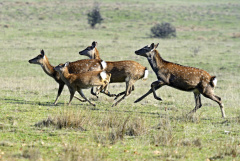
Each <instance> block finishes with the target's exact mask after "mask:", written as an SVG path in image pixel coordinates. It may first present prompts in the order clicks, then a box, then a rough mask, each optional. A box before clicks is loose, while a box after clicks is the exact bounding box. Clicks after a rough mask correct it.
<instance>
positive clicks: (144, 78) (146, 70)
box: [143, 67, 148, 80]
mask: <svg viewBox="0 0 240 161" xmlns="http://www.w3.org/2000/svg"><path fill="white" fill-rule="evenodd" d="M147 78H148V69H147V67H145V71H144V77H143V80H146V79H147Z"/></svg>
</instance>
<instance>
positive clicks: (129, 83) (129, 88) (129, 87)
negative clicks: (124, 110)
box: [112, 80, 135, 107]
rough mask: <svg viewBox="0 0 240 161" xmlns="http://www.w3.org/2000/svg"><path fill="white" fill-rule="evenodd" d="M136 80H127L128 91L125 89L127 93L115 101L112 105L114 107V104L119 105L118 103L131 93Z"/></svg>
mask: <svg viewBox="0 0 240 161" xmlns="http://www.w3.org/2000/svg"><path fill="white" fill-rule="evenodd" d="M134 82H135V81H133V80H130V81H128V82H126V91H125V94H124V95H123V97H122V98H120V99H119V100H118V101H117V102H116V103H114V104H113V105H112V107H113V106H117V104H118V103H119V102H121V101H122V100H124V99H125V97H127V96H128V95H129V94H130V93H131V90H132V86H133V84H134ZM133 88H134V87H133Z"/></svg>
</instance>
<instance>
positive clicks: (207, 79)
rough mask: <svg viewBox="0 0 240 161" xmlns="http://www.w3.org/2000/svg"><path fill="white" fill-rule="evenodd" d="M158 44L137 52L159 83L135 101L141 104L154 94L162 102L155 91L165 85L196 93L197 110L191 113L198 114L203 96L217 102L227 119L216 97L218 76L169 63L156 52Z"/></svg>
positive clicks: (218, 98)
mask: <svg viewBox="0 0 240 161" xmlns="http://www.w3.org/2000/svg"><path fill="white" fill-rule="evenodd" d="M157 47H158V44H156V45H154V43H152V44H151V46H150V47H148V46H145V47H143V48H142V49H140V50H137V51H135V54H136V55H140V56H144V57H146V58H147V59H148V62H149V64H150V65H151V67H152V69H153V71H154V72H155V74H156V76H157V79H158V80H157V81H155V82H153V83H152V84H151V89H150V90H149V91H148V92H147V93H146V94H144V95H143V96H142V97H140V98H139V99H137V100H136V101H135V103H136V102H139V101H141V100H142V99H144V98H145V97H146V96H148V95H149V94H150V93H152V92H153V96H154V98H155V99H157V100H162V99H161V98H160V97H158V96H157V95H156V92H155V90H157V89H159V88H161V87H162V86H164V85H167V86H170V87H173V88H176V89H179V90H183V91H192V92H193V93H194V98H195V103H196V106H195V108H194V109H193V110H192V111H191V113H192V112H196V111H197V109H199V108H200V107H201V106H202V104H201V94H202V95H203V96H205V97H207V98H209V99H211V100H213V101H215V102H217V103H218V104H219V106H220V109H221V112H222V117H225V112H224V108H223V104H222V102H221V98H220V97H218V96H216V95H214V87H215V86H216V85H217V78H216V76H211V75H210V74H209V73H208V72H206V71H204V70H202V69H198V68H193V67H187V66H182V65H179V64H175V63H172V62H168V61H166V60H164V59H162V57H161V56H160V54H159V52H158V51H157V50H156V48H157Z"/></svg>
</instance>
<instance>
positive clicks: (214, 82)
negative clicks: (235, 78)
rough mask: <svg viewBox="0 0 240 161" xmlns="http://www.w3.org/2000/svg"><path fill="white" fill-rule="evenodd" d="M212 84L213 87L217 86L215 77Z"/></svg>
mask: <svg viewBox="0 0 240 161" xmlns="http://www.w3.org/2000/svg"><path fill="white" fill-rule="evenodd" d="M212 82H213V84H214V87H216V86H217V78H216V77H215V78H214V79H213V81H212Z"/></svg>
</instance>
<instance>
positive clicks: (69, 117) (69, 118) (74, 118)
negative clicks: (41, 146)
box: [35, 109, 92, 131]
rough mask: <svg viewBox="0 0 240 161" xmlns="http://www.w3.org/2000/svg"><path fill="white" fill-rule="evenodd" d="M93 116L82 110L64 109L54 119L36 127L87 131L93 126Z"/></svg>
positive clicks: (39, 123) (51, 118)
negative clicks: (87, 128)
mask: <svg viewBox="0 0 240 161" xmlns="http://www.w3.org/2000/svg"><path fill="white" fill-rule="evenodd" d="M91 119H92V117H91V114H90V113H89V112H87V111H82V110H71V109H64V110H63V111H60V112H59V113H58V114H57V115H56V116H54V117H48V118H47V119H46V120H42V121H39V122H38V123H36V124H35V126H36V127H49V126H54V127H56V128H57V129H62V128H73V129H79V130H81V131H85V130H86V127H88V126H89V125H90V124H91Z"/></svg>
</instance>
